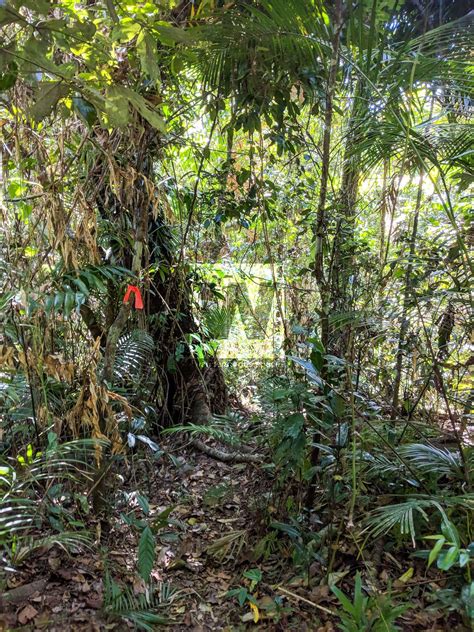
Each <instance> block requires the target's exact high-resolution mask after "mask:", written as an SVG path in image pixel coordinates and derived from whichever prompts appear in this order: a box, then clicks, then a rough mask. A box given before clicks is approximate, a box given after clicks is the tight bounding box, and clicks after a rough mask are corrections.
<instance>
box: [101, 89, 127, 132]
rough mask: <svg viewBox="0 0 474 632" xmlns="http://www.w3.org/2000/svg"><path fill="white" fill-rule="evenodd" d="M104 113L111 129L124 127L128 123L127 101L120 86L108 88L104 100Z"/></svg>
mask: <svg viewBox="0 0 474 632" xmlns="http://www.w3.org/2000/svg"><path fill="white" fill-rule="evenodd" d="M105 113H106V115H107V118H108V120H109V123H110V125H111V126H112V127H125V126H126V125H127V123H128V118H129V112H128V100H127V97H126V96H125V95H124V89H123V88H122V87H120V86H110V87H109V88H108V89H107V94H106V99H105Z"/></svg>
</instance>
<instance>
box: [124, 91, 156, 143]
mask: <svg viewBox="0 0 474 632" xmlns="http://www.w3.org/2000/svg"><path fill="white" fill-rule="evenodd" d="M117 91H118V92H119V93H120V94H122V95H123V96H125V97H126V98H127V99H128V100H129V101H130V103H131V104H132V105H133V107H134V108H135V109H136V110H138V112H139V113H140V114H141V115H142V116H143V118H144V119H145V120H146V121H148V122H149V123H150V125H152V126H153V127H155V128H156V129H158V130H159V131H160V132H164V131H165V130H166V126H165V122H164V120H163V118H162V117H161V116H160V115H159V114H158V112H156V111H155V110H153V109H152V108H151V106H150V104H149V103H147V101H146V100H145V99H144V98H143V97H142V96H141V95H139V94H137V93H136V92H134V91H133V90H129V89H128V88H124V87H122V86H121V87H117Z"/></svg>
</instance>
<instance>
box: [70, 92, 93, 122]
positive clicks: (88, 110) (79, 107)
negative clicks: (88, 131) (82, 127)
mask: <svg viewBox="0 0 474 632" xmlns="http://www.w3.org/2000/svg"><path fill="white" fill-rule="evenodd" d="M72 104H73V106H74V109H75V110H76V112H77V113H78V114H80V115H81V116H82V118H83V119H84V120H85V122H86V123H87V124H88V125H93V124H94V123H95V122H96V121H97V112H96V109H95V107H94V106H93V105H92V103H90V102H89V101H87V100H86V99H84V98H83V97H73V98H72Z"/></svg>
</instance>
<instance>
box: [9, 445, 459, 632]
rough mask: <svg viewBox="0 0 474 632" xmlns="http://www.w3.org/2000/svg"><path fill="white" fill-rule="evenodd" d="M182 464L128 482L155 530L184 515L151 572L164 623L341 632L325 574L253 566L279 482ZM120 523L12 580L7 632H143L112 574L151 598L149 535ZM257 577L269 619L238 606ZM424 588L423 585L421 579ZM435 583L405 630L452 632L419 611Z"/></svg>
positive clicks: (341, 569)
mask: <svg viewBox="0 0 474 632" xmlns="http://www.w3.org/2000/svg"><path fill="white" fill-rule="evenodd" d="M164 449H165V450H166V447H165V448H164ZM165 454H166V452H165ZM173 456H174V458H173V460H172V461H170V459H169V458H167V457H166V456H163V457H162V459H161V460H160V461H159V462H158V464H156V463H151V462H143V461H138V466H137V467H136V468H135V467H134V465H133V462H132V464H131V465H129V468H128V472H127V475H126V477H124V478H125V480H122V482H121V488H122V489H124V490H126V493H128V494H132V497H131V498H132V499H133V494H134V493H135V492H136V490H138V489H140V490H142V493H144V494H146V495H147V498H148V501H149V505H150V520H151V521H153V516H155V515H159V514H160V513H161V512H162V511H164V510H166V509H167V508H170V507H172V508H173V510H172V512H171V514H170V520H171V524H170V525H169V526H167V527H165V528H163V529H162V530H161V531H160V532H159V535H158V546H157V561H156V563H155V566H154V569H153V571H152V578H153V580H155V581H156V582H163V583H164V586H165V591H164V592H165V594H164V597H163V598H164V603H163V609H162V613H163V616H165V617H166V619H167V620H168V622H169V623H168V626H167V629H169V630H170V631H172V632H174V631H179V630H195V631H201V630H202V631H207V630H222V631H226V632H231V631H232V632H236V631H241V630H250V629H260V630H268V631H269V632H280V631H281V632H283V631H285V632H286V631H287V630H288V631H291V630H294V631H298V632H306V631H312V632H313V631H314V632H331V631H335V630H337V629H339V628H338V626H337V621H338V618H337V616H336V615H335V614H334V612H335V610H336V609H337V600H336V599H335V597H334V596H333V595H332V593H331V592H330V591H329V589H328V587H327V586H326V585H324V581H321V580H322V573H321V567H320V566H318V565H317V564H316V565H315V564H313V565H312V566H311V567H310V569H309V572H307V573H305V574H304V575H303V576H302V575H301V574H298V573H297V572H296V571H295V567H294V565H293V563H292V560H291V550H290V548H289V547H288V550H287V552H285V548H284V547H281V546H280V547H278V549H277V550H276V551H275V552H274V553H271V554H269V555H268V557H267V558H266V559H265V561H263V562H262V561H261V560H259V561H258V562H255V561H254V560H253V559H252V554H253V551H254V549H255V546H256V544H257V543H258V542H259V540H261V539H262V537H263V536H264V535H265V528H264V523H263V520H264V517H265V516H266V520H267V522H268V511H269V507H268V500H267V499H266V492H268V491H269V490H270V489H271V485H272V479H271V477H270V475H269V474H268V473H266V472H265V470H264V469H262V468H257V467H256V466H254V465H251V464H234V465H232V464H225V463H221V462H219V461H216V460H214V459H212V458H210V457H209V456H206V455H204V454H201V453H199V452H196V451H194V450H191V449H190V448H186V447H182V448H181V449H180V450H178V451H177V450H176V444H175V443H174V449H173ZM129 500H130V499H129ZM132 504H133V502H132ZM129 507H130V505H129ZM135 510H136V514H137V517H139V516H142V515H143V514H142V513H141V509H140V507H139V504H138V502H137V503H135ZM135 510H134V511H135ZM128 511H130V509H128ZM115 512H116V515H114V517H113V520H112V527H111V528H110V530H109V531H108V532H105V531H104V530H103V531H102V533H101V538H100V542H101V544H100V546H97V547H95V548H94V550H92V551H86V552H84V551H82V553H81V554H75V555H69V554H67V553H66V552H65V551H63V550H62V549H61V548H59V547H54V548H53V549H50V550H49V552H41V551H40V552H39V553H38V554H37V555H36V556H34V557H33V558H29V559H28V562H27V563H25V564H24V565H23V566H22V567H21V570H20V571H18V572H17V573H15V574H14V575H12V576H11V577H10V579H9V580H8V584H7V586H8V590H7V592H6V593H5V594H4V600H3V604H1V605H2V607H1V608H0V613H1V612H3V619H2V616H1V615H0V630H8V631H13V630H16V629H26V630H32V631H33V630H49V631H51V632H64V631H69V630H71V631H78V632H79V631H86V630H87V631H89V630H94V631H96V630H97V631H99V630H100V631H102V630H129V629H133V627H132V626H131V625H129V624H128V623H127V622H124V620H123V619H120V618H117V617H114V616H111V614H110V613H107V609H106V608H104V576H105V573H106V571H107V572H108V573H109V574H110V576H111V577H112V578H113V579H114V580H115V581H116V582H117V583H119V584H120V585H122V586H123V585H128V586H130V587H131V591H132V592H133V594H135V595H140V594H141V593H143V592H144V591H145V585H144V584H143V582H142V581H141V580H140V579H138V575H137V572H136V568H137V566H136V558H137V549H138V539H139V536H138V532H137V531H136V530H134V529H132V528H131V527H130V526H128V525H126V524H124V522H123V520H121V518H120V513H119V509H115ZM270 512H271V507H270ZM89 527H90V528H91V529H92V530H95V531H96V532H97V533H98V530H99V525H98V524H97V523H96V522H92V521H91V524H89ZM341 551H342V557H341V558H340V561H339V562H338V563H337V564H336V567H335V572H337V573H341V577H344V575H345V574H348V575H352V574H353V573H354V572H355V570H357V568H361V567H362V564H360V563H358V562H357V561H356V557H355V556H354V555H353V553H351V552H350V551H348V550H347V549H346V551H345V552H344V546H341ZM382 566H383V571H382V572H383V573H385V575H390V576H393V577H396V576H399V575H401V574H402V573H403V568H404V567H405V566H406V564H399V563H398V562H397V560H395V558H392V559H390V558H389V557H388V558H387V559H384V560H383V565H382ZM255 568H258V569H259V570H260V571H261V573H262V580H261V581H260V582H259V583H258V585H257V586H256V587H255V588H254V589H253V592H252V594H253V595H254V596H255V597H256V600H257V603H258V611H256V610H255V609H252V608H251V607H250V605H249V602H248V601H247V602H245V603H244V605H243V606H240V605H239V604H238V603H237V600H236V599H235V597H234V598H233V597H229V596H228V595H227V592H228V591H229V590H231V589H235V588H238V587H239V586H246V587H249V583H250V582H249V579H246V578H245V577H244V573H245V572H248V571H249V570H250V569H255ZM418 579H419V578H418ZM413 582H414V583H415V584H416V582H417V577H416V573H415V576H414V577H413ZM430 582H431V589H433V588H436V586H437V584H436V583H435V578H433V579H431V580H430V579H428V580H426V579H424V578H422V580H421V581H418V584H419V586H417V587H416V586H415V588H416V589H417V590H415V592H414V593H413V594H414V595H418V597H417V598H416V600H415V601H414V604H413V605H414V607H415V609H416V610H415V609H414V610H410V611H408V613H406V615H404V616H403V617H402V619H401V620H400V621H399V623H400V624H401V628H402V629H403V630H432V631H441V630H445V629H447V627H446V626H447V625H448V623H447V621H446V620H444V621H443V622H441V621H438V619H437V616H436V612H434V613H433V612H428V611H425V610H424V609H423V607H421V608H420V606H421V604H422V601H421V600H420V601H419V597H420V591H423V589H424V587H425V586H426V587H427V584H428V583H430ZM257 612H258V621H257V622H256V621H255V619H256V618H257V617H256V613H257ZM2 621H3V623H2ZM458 626H459V624H458V625H456V623H455V621H453V625H449V628H450V629H451V630H453V631H454V630H458V631H461V630H465V629H467V628H464V627H462V626H461V627H458Z"/></svg>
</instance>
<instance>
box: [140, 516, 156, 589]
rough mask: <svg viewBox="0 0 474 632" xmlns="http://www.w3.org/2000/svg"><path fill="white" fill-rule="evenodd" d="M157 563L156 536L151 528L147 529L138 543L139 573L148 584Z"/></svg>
mask: <svg viewBox="0 0 474 632" xmlns="http://www.w3.org/2000/svg"><path fill="white" fill-rule="evenodd" d="M154 563H155V536H154V535H153V533H152V531H151V529H150V527H145V528H144V529H143V531H142V534H141V536H140V542H139V543H138V572H139V574H140V577H141V578H142V579H143V580H144V581H145V582H148V581H149V579H150V575H151V571H152V570H153V564H154Z"/></svg>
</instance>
